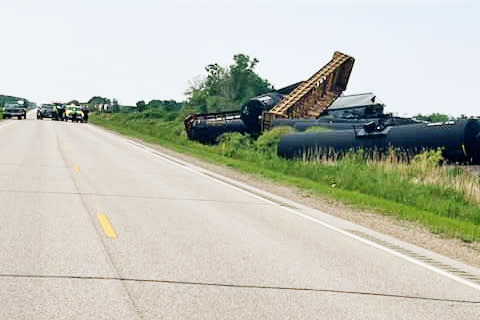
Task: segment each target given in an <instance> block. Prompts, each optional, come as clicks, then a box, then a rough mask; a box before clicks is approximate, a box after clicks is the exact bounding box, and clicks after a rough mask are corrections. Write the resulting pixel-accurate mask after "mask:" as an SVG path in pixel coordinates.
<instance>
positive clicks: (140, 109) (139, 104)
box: [137, 100, 145, 112]
mask: <svg viewBox="0 0 480 320" xmlns="http://www.w3.org/2000/svg"><path fill="white" fill-rule="evenodd" d="M144 110H145V101H143V100H140V101H138V102H137V111H138V112H143V111H144Z"/></svg>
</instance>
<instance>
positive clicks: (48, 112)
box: [37, 104, 58, 120]
mask: <svg viewBox="0 0 480 320" xmlns="http://www.w3.org/2000/svg"><path fill="white" fill-rule="evenodd" d="M43 118H50V119H57V118H58V112H57V110H56V108H55V106H53V105H51V104H42V106H41V107H40V108H38V109H37V119H40V120H42V119H43Z"/></svg>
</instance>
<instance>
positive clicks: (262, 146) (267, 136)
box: [255, 127, 295, 158]
mask: <svg viewBox="0 0 480 320" xmlns="http://www.w3.org/2000/svg"><path fill="white" fill-rule="evenodd" d="M294 132H295V129H293V128H292V127H276V128H273V129H272V130H270V131H267V132H265V133H263V134H262V135H261V136H260V137H258V139H257V141H256V142H255V147H256V149H257V151H258V152H261V153H263V154H264V155H265V156H267V158H275V157H276V156H277V147H278V143H279V142H280V138H281V137H282V136H284V135H286V134H289V133H294Z"/></svg>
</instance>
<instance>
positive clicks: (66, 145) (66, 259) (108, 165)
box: [0, 113, 480, 320]
mask: <svg viewBox="0 0 480 320" xmlns="http://www.w3.org/2000/svg"><path fill="white" fill-rule="evenodd" d="M0 137H1V142H2V148H1V151H0V244H1V250H0V319H435V320H440V319H449V320H450V319H462V320H466V319H472V320H478V319H480V284H479V283H476V282H475V281H470V280H469V279H468V278H466V277H459V276H458V274H454V273H450V272H449V270H448V268H447V269H445V268H439V267H438V265H437V266H435V265H434V266H431V265H430V264H425V262H422V261H419V260H418V259H416V258H415V257H413V258H411V257H410V258H409V257H405V256H404V255H403V254H401V253H400V254H399V253H398V252H397V251H396V250H395V249H391V248H390V249H388V248H385V247H384V246H383V245H378V244H374V243H372V242H370V241H367V240H362V239H363V238H361V237H359V236H358V234H357V236H355V235H352V233H351V231H348V230H352V229H355V228H356V226H354V225H352V224H350V223H348V224H347V223H346V222H343V221H340V220H339V219H336V218H333V217H330V216H328V215H325V214H323V213H320V212H317V211H315V210H309V209H308V208H302V207H300V206H297V205H295V204H292V203H290V202H288V201H286V200H285V201H284V202H282V201H281V200H280V201H277V200H278V198H275V199H273V200H272V198H269V197H266V196H264V195H263V194H258V193H255V192H250V191H249V190H248V188H247V189H245V188H241V187H239V186H238V185H237V186H235V185H233V186H232V185H231V184H230V183H229V181H228V179H222V178H221V177H220V178H219V177H218V176H217V177H214V176H212V175H211V174H210V175H209V174H208V173H207V172H203V173H202V172H201V171H199V170H197V169H195V167H193V166H189V165H188V164H185V163H183V162H179V161H176V159H172V158H169V157H167V156H165V155H162V154H161V153H157V152H154V151H152V150H151V149H148V148H143V147H142V146H139V145H138V144H135V143H131V142H129V141H128V140H125V139H123V138H121V137H119V136H117V135H115V134H112V133H109V132H106V131H105V130H103V129H100V128H97V127H95V126H93V125H91V124H80V123H65V122H56V121H50V120H43V121H42V120H35V119H34V114H33V113H30V114H29V117H28V119H27V120H21V121H18V120H9V121H1V122H0ZM287 202H288V204H287ZM358 230H360V229H358ZM365 232H368V230H365ZM392 241H394V240H392ZM412 250H413V249H412ZM425 254H426V255H428V254H429V253H428V252H427V253H425ZM439 259H441V258H439ZM452 263H455V262H452ZM456 266H457V267H458V266H460V267H458V268H461V267H462V265H460V264H458V265H456ZM465 268H468V267H465ZM468 271H469V272H471V273H472V274H477V273H476V272H479V271H478V270H476V269H473V268H470V269H468Z"/></svg>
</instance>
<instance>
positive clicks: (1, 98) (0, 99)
mask: <svg viewBox="0 0 480 320" xmlns="http://www.w3.org/2000/svg"><path fill="white" fill-rule="evenodd" d="M20 100H23V101H24V103H25V104H26V105H27V107H29V108H30V107H33V106H34V105H33V103H32V102H30V101H28V100H27V99H25V98H20V97H14V96H7V95H0V108H3V107H4V106H5V105H6V104H8V103H17V102H18V101H20Z"/></svg>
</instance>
